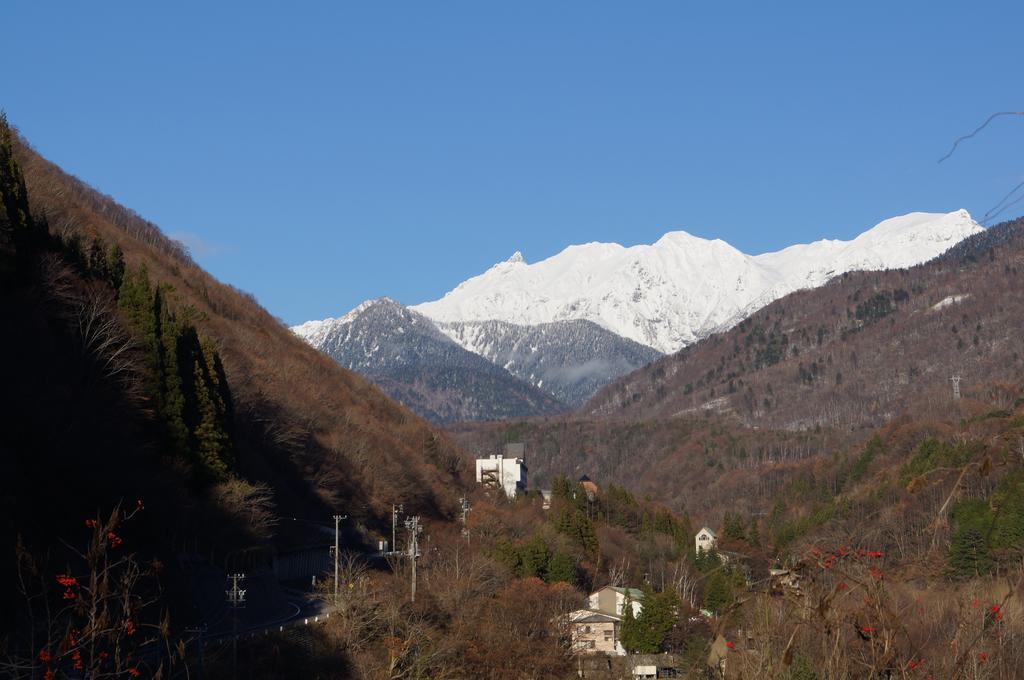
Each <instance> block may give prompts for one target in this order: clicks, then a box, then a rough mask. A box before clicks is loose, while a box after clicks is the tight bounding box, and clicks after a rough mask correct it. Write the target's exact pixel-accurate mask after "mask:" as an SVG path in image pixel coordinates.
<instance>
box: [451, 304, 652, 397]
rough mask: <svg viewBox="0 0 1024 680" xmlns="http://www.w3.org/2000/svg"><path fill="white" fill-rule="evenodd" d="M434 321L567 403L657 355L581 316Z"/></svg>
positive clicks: (462, 342) (463, 342)
mask: <svg viewBox="0 0 1024 680" xmlns="http://www.w3.org/2000/svg"><path fill="white" fill-rule="evenodd" d="M437 326H438V329H439V330H440V331H441V332H442V333H444V334H445V335H447V336H448V337H450V338H452V339H453V340H454V341H455V342H457V343H458V344H459V345H461V346H462V347H465V348H466V349H468V350H470V351H471V352H474V353H476V354H479V355H480V356H482V357H484V358H485V359H488V360H490V361H492V362H493V363H495V364H497V365H498V366H501V367H502V368H504V369H505V370H507V371H508V372H509V373H511V374H512V375H514V376H516V377H517V378H520V379H522V380H525V381H526V382H528V383H530V384H531V385H535V386H536V387H538V388H540V389H542V390H544V391H546V392H549V393H551V394H553V395H554V396H555V397H556V398H557V399H559V400H560V401H562V402H564V403H566V404H568V405H570V406H580V405H582V404H583V403H584V402H585V401H587V399H589V398H590V397H592V396H593V395H594V394H596V393H597V391H598V390H599V389H601V388H602V387H604V386H605V385H607V384H608V383H610V382H612V381H613V380H615V379H616V378H618V377H620V376H623V375H625V374H626V373H629V372H631V371H634V370H636V369H638V368H640V367H642V366H646V365H647V364H649V363H651V362H652V361H654V360H655V359H657V358H659V357H660V356H661V354H660V353H659V352H657V351H655V350H653V349H651V348H650V347H647V346H646V345H641V344H640V343H638V342H634V341H632V340H629V339H627V338H623V337H622V336H620V335H616V334H615V333H612V332H611V331H609V330H606V329H604V328H601V327H600V326H598V325H597V324H595V323H593V322H591V321H585V320H582V319H577V320H573V321H555V322H553V323H542V324H537V325H536V326H519V325H516V324H511V323H508V322H506V321H466V322H451V323H439V324H437Z"/></svg>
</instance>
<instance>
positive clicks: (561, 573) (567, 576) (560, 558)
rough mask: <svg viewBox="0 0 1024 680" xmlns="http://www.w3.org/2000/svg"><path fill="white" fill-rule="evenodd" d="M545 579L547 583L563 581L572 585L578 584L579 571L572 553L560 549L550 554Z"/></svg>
mask: <svg viewBox="0 0 1024 680" xmlns="http://www.w3.org/2000/svg"><path fill="white" fill-rule="evenodd" d="M547 580H548V582H549V583H557V582H559V581H563V582H565V583H568V584H570V585H573V586H576V585H579V572H578V570H577V568H576V560H575V559H573V557H572V555H569V554H568V553H564V552H561V551H558V552H556V553H555V554H554V555H552V556H551V560H550V561H549V562H548V572H547Z"/></svg>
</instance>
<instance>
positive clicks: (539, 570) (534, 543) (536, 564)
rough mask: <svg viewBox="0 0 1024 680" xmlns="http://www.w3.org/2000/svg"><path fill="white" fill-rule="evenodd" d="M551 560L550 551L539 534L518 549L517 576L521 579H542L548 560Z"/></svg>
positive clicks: (546, 570) (545, 572)
mask: <svg viewBox="0 0 1024 680" xmlns="http://www.w3.org/2000/svg"><path fill="white" fill-rule="evenodd" d="M550 559H551V551H550V550H548V544H547V543H545V542H544V539H543V538H542V537H541V536H540V535H539V534H534V536H533V538H531V539H530V540H529V542H527V544H526V545H524V546H523V547H522V548H520V549H519V575H520V576H521V577H523V578H529V577H531V576H536V577H539V578H544V577H545V576H546V575H547V572H548V560H550Z"/></svg>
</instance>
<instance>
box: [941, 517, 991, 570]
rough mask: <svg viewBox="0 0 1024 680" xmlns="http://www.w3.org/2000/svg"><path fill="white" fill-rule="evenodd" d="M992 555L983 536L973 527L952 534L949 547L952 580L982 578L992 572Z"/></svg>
mask: <svg viewBox="0 0 1024 680" xmlns="http://www.w3.org/2000/svg"><path fill="white" fill-rule="evenodd" d="M992 564H993V561H992V553H991V552H990V550H989V546H988V542H987V541H986V540H985V536H984V535H983V534H982V533H981V531H979V530H978V529H976V528H974V527H965V528H962V529H959V530H957V532H956V533H954V534H953V540H952V542H951V543H950V546H949V572H950V575H951V576H953V577H954V578H964V579H966V578H971V577H974V576H983V575H985V574H988V573H989V572H991V571H992Z"/></svg>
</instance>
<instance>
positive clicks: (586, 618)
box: [569, 609, 622, 623]
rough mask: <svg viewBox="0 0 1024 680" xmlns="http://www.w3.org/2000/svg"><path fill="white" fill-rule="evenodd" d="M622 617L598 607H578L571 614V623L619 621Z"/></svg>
mask: <svg viewBox="0 0 1024 680" xmlns="http://www.w3.org/2000/svg"><path fill="white" fill-rule="evenodd" d="M621 620H622V619H621V618H620V617H618V616H613V615H612V614H606V613H604V612H599V611H597V610H596V609H577V610H576V611H574V612H572V613H571V614H570V615H569V621H570V623H609V622H611V623H618V622H619V621H621Z"/></svg>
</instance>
